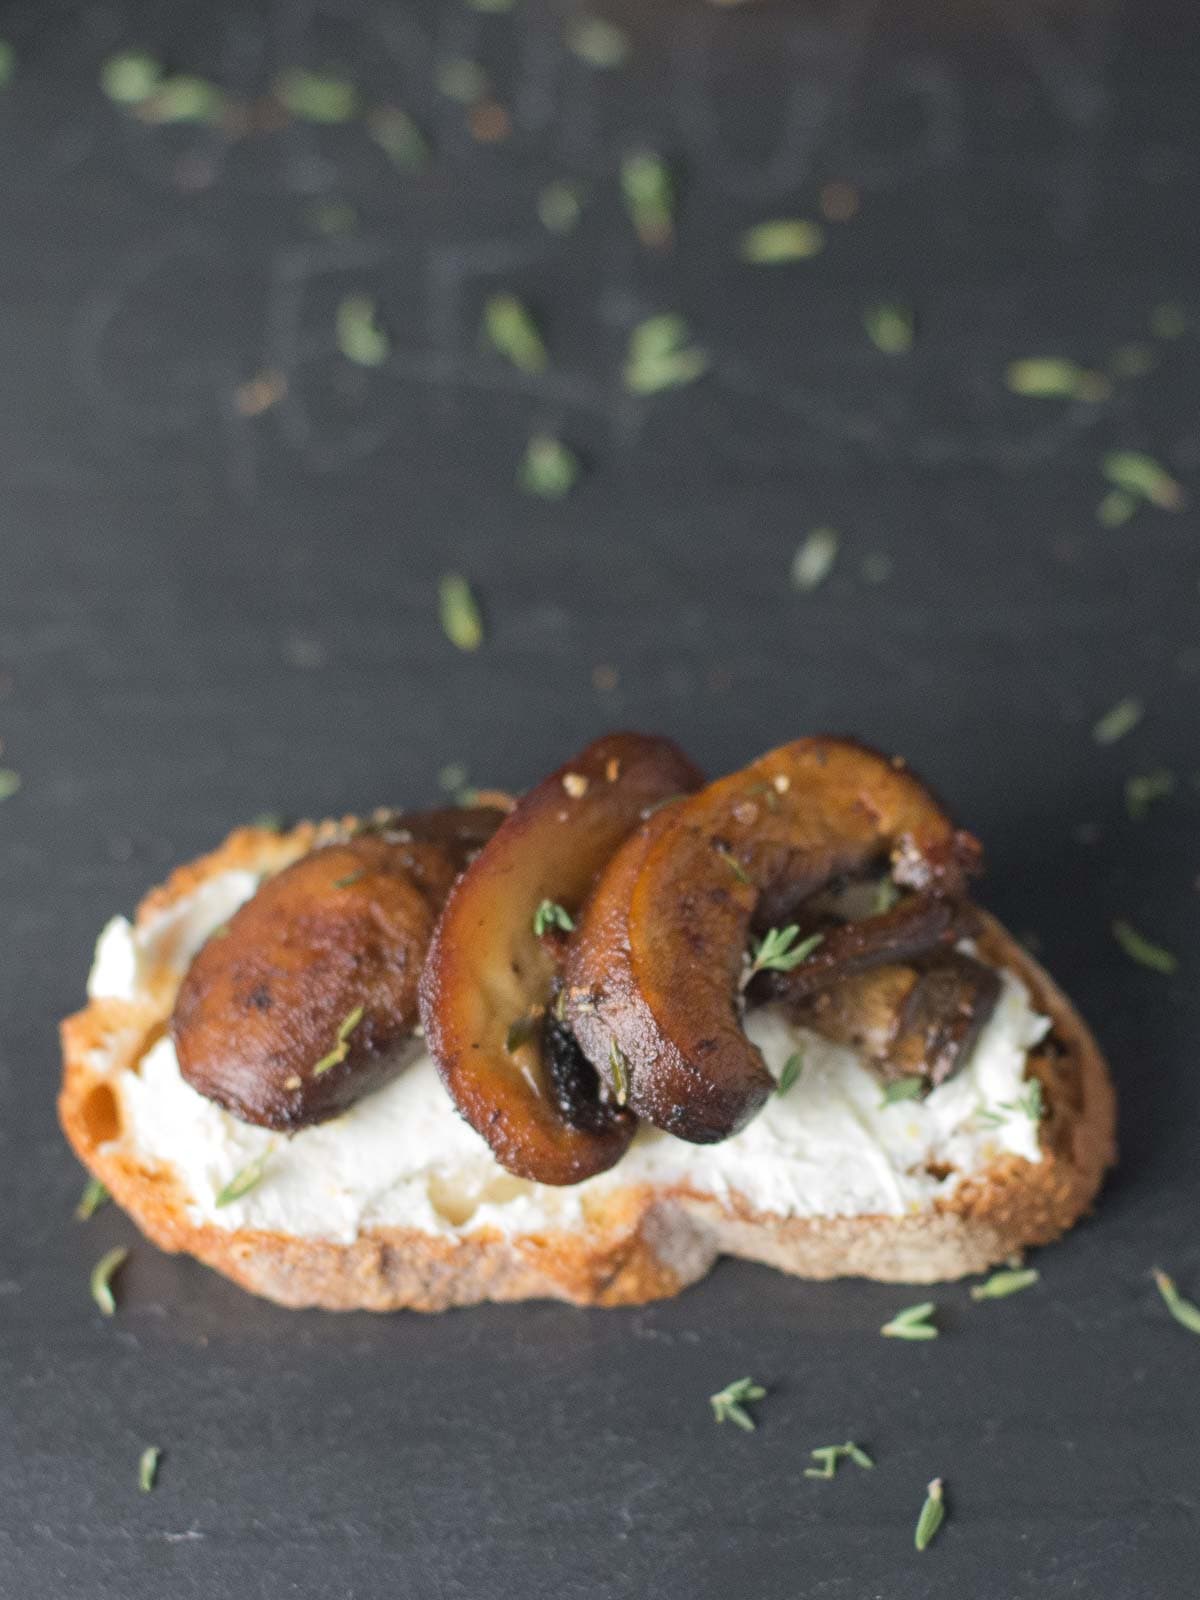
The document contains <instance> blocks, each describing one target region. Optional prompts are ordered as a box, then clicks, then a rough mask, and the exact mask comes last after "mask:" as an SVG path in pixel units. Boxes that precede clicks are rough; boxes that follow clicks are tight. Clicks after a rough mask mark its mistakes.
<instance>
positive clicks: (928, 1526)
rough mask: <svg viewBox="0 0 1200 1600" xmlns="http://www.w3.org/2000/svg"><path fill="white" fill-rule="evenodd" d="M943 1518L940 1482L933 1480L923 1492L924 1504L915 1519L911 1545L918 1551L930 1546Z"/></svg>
mask: <svg viewBox="0 0 1200 1600" xmlns="http://www.w3.org/2000/svg"><path fill="white" fill-rule="evenodd" d="M945 1517H946V1500H945V1492H944V1489H943V1486H942V1480H941V1479H940V1478H935V1479H934V1480H933V1482H932V1483H931V1484H930V1485H929V1488H928V1489H927V1490H926V1491H925V1504H924V1505H923V1506H922V1507H921V1515H920V1516H919V1517H918V1518H917V1526H916V1531H915V1532H914V1534H913V1543H914V1544H915V1545H916V1547H917V1549H918V1550H924V1549H925V1548H926V1547H927V1546H928V1545H929V1544H930V1542H931V1541H932V1539H933V1537H934V1535H935V1534H936V1533H937V1531H938V1529H939V1528H940V1527H941V1525H942V1523H943V1522H944V1521H945Z"/></svg>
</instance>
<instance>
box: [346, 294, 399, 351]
mask: <svg viewBox="0 0 1200 1600" xmlns="http://www.w3.org/2000/svg"><path fill="white" fill-rule="evenodd" d="M337 347H338V349H339V350H340V351H341V353H342V354H343V355H344V356H345V358H346V360H347V361H353V362H354V364H355V366H357V367H381V366H382V365H383V363H384V362H385V361H386V360H387V358H388V355H389V353H390V352H391V348H392V343H391V340H390V339H389V338H388V336H387V334H386V332H385V331H384V329H383V328H382V327H381V326H380V323H379V307H378V305H377V304H376V302H375V301H374V300H373V299H372V297H371V296H370V295H369V294H348V295H347V296H346V297H345V299H344V300H342V301H341V302H340V303H339V305H338V308H337Z"/></svg>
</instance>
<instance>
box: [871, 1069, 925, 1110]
mask: <svg viewBox="0 0 1200 1600" xmlns="http://www.w3.org/2000/svg"><path fill="white" fill-rule="evenodd" d="M924 1087H925V1079H924V1078H922V1077H920V1076H915V1075H914V1076H909V1077H904V1078H893V1079H892V1081H891V1083H889V1084H887V1085H886V1086H885V1087H884V1091H883V1098H882V1099H881V1100H880V1102H879V1104H880V1106H881V1107H883V1106H894V1105H899V1104H900V1103H901V1101H904V1100H916V1099H918V1098H919V1096H920V1094H921V1090H922V1089H923V1088H924Z"/></svg>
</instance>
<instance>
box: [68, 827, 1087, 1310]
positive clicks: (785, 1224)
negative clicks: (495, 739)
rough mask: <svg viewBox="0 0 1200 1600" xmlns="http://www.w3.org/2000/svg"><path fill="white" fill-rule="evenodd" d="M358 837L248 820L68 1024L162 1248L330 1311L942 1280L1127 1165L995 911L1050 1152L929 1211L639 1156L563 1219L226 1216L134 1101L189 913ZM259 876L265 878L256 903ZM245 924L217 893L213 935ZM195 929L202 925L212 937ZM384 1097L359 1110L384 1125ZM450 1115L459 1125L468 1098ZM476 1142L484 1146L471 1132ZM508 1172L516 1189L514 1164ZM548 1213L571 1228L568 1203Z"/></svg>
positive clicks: (87, 1149) (994, 945) (74, 1087)
mask: <svg viewBox="0 0 1200 1600" xmlns="http://www.w3.org/2000/svg"><path fill="white" fill-rule="evenodd" d="M344 826H345V824H334V823H322V824H319V825H313V824H308V823H305V824H302V825H300V826H298V827H296V828H294V829H293V830H291V831H290V832H287V833H282V834H277V833H273V832H267V831H264V830H262V829H257V828H242V829H239V830H238V831H237V832H235V833H234V834H232V835H231V836H230V838H229V839H228V840H227V841H226V842H225V844H224V845H222V846H221V847H220V848H219V849H217V850H216V851H214V852H212V853H211V854H210V855H207V856H204V857H201V858H200V859H199V860H197V861H195V862H193V863H191V864H190V865H188V866H185V867H182V868H180V869H179V870H178V871H176V872H175V873H174V874H173V875H172V877H171V878H170V879H169V881H168V882H167V883H166V884H165V885H164V886H162V887H160V888H158V889H156V890H154V891H153V892H152V893H151V894H150V895H148V896H147V897H146V899H145V900H144V901H143V903H142V905H141V907H140V908H139V911H138V915H137V923H136V927H137V929H138V930H139V932H143V933H144V932H146V931H147V930H150V931H152V932H154V933H155V937H154V938H153V939H152V940H150V941H148V943H147V949H149V950H151V951H152V953H151V954H150V955H148V956H146V957H145V958H144V959H143V961H142V962H141V963H140V965H139V969H138V971H137V973H136V976H135V981H131V984H130V985H129V986H128V988H127V990H126V992H125V993H124V994H123V995H122V996H121V997H116V996H114V994H113V993H111V992H110V993H108V994H103V993H97V994H95V996H94V998H93V999H92V1000H91V1002H90V1003H89V1004H88V1005H87V1007H86V1008H85V1009H84V1010H82V1011H80V1012H79V1013H77V1014H76V1015H75V1016H72V1017H70V1018H68V1019H67V1020H66V1021H65V1022H64V1023H63V1026H62V1044H63V1056H64V1075H63V1083H62V1091H61V1094H60V1097H59V1115H60V1119H61V1122H62V1126H63V1129H64V1131H65V1132H66V1135H67V1138H68V1139H69V1141H70V1143H71V1145H72V1146H73V1148H74V1150H75V1152H76V1154H77V1155H78V1156H79V1158H80V1160H81V1161H82V1162H83V1163H84V1164H85V1166H87V1167H88V1169H89V1170H90V1171H91V1172H92V1173H94V1174H95V1176H96V1177H98V1178H100V1179H101V1180H102V1181H103V1182H104V1183H105V1184H106V1185H107V1187H108V1188H109V1190H110V1191H111V1193H112V1194H113V1196H114V1197H115V1199H116V1200H117V1202H118V1203H119V1204H120V1205H121V1206H122V1207H124V1209H125V1210H126V1211H127V1212H128V1213H129V1215H130V1216H131V1217H132V1218H133V1219H134V1220H135V1221H136V1222H137V1224H138V1225H139V1227H140V1228H141V1229H142V1231H143V1232H144V1233H145V1234H146V1235H147V1236H148V1237H149V1238H150V1239H152V1240H153V1241H154V1242H155V1243H156V1244H158V1245H159V1246H161V1247H162V1248H163V1249H164V1250H169V1251H186V1252H187V1253H189V1254H191V1255H193V1256H195V1257H197V1258H198V1259H199V1260H200V1261H203V1262H205V1263H206V1264H207V1265H209V1266H211V1267H214V1268H215V1269H216V1270H217V1271H218V1272H222V1273H224V1274H226V1276H228V1277H230V1278H232V1279H233V1280H234V1281H235V1282H237V1283H239V1284H241V1285H242V1286H243V1287H244V1288H246V1289H249V1290H251V1291H253V1292H254V1293H256V1294H261V1295H264V1296H266V1297H267V1298H268V1299H271V1300H275V1301H278V1302H279V1303H280V1304H282V1305H288V1306H321V1307H325V1308H327V1309H330V1310H353V1309H368V1310H376V1311H387V1310H393V1309H397V1308H401V1307H408V1308H411V1309H415V1310H421V1311H441V1310H444V1309H446V1308H448V1307H450V1306H459V1305H469V1304H472V1303H475V1302H478V1301H481V1300H522V1299H535V1298H554V1299H561V1300H569V1301H573V1302H575V1303H577V1304H580V1305H606V1306H611V1305H635V1304H638V1303H640V1302H643V1301H648V1300H653V1299H657V1298H661V1297H664V1296H668V1295H673V1294H676V1293H678V1291H679V1290H681V1289H682V1288H684V1287H685V1286H686V1285H687V1284H689V1283H693V1282H695V1281H696V1280H697V1279H698V1278H700V1277H702V1276H703V1275H704V1274H705V1273H706V1272H707V1271H708V1269H709V1268H710V1267H711V1266H712V1264H713V1262H714V1261H715V1260H716V1259H717V1257H718V1256H720V1255H722V1254H728V1255H735V1256H742V1257H744V1258H746V1259H749V1260H753V1261H762V1262H766V1263H768V1264H770V1265H772V1266H775V1267H779V1268H780V1269H782V1270H783V1271H785V1272H790V1273H794V1274H796V1275H797V1276H800V1277H806V1278H831V1277H837V1276H842V1275H858V1276H865V1277H870V1278H877V1279H881V1280H885V1281H890V1282H906V1283H931V1282H934V1281H937V1280H941V1279H950V1278H958V1277H961V1276H963V1275H964V1274H967V1273H974V1272H980V1271H983V1270H985V1269H987V1268H988V1267H990V1266H992V1265H994V1264H995V1263H997V1262H1000V1261H1003V1260H1005V1259H1006V1258H1007V1257H1009V1256H1011V1255H1013V1254H1014V1253H1015V1252H1018V1251H1021V1250H1024V1249H1025V1248H1027V1247H1029V1246H1032V1245H1040V1244H1045V1243H1048V1242H1049V1241H1050V1240H1052V1239H1055V1238H1057V1237H1058V1236H1059V1235H1060V1234H1061V1233H1063V1232H1064V1231H1065V1230H1066V1229H1067V1228H1069V1227H1070V1226H1071V1225H1072V1224H1073V1223H1074V1222H1075V1221H1076V1220H1077V1219H1078V1218H1079V1217H1080V1216H1081V1215H1082V1214H1083V1213H1084V1212H1085V1211H1087V1210H1088V1208H1089V1207H1090V1206H1091V1204H1092V1202H1093V1200H1094V1198H1095V1195H1096V1192H1097V1190H1098V1189H1099V1186H1100V1183H1101V1180H1102V1178H1103V1175H1104V1172H1105V1170H1106V1168H1107V1167H1108V1166H1109V1165H1110V1164H1111V1162H1112V1161H1113V1159H1114V1155H1115V1147H1114V1118H1115V1108H1114V1097H1113V1091H1112V1087H1111V1084H1110V1081H1109V1075H1108V1071H1107V1068H1106V1066H1105V1063H1104V1060H1103V1058H1102V1056H1101V1054H1100V1052H1099V1050H1098V1048H1097V1046H1096V1043H1095V1041H1094V1039H1093V1038H1092V1035H1091V1034H1090V1032H1089V1031H1088V1029H1087V1027H1086V1026H1085V1025H1084V1023H1083V1021H1082V1020H1081V1019H1080V1017H1079V1016H1078V1014H1077V1013H1076V1011H1075V1010H1074V1008H1073V1007H1072V1006H1071V1004H1070V1002H1069V1001H1068V1000H1067V999H1066V998H1065V996H1064V995H1063V994H1062V993H1061V992H1060V991H1059V990H1058V989H1057V987H1056V986H1055V985H1054V983H1053V982H1052V981H1051V979H1050V978H1049V977H1048V976H1047V975H1046V973H1045V972H1044V971H1043V970H1042V969H1041V967H1040V966H1039V965H1038V964H1037V963H1036V962H1035V961H1034V960H1033V959H1032V958H1031V957H1030V956H1029V954H1028V953H1027V952H1026V951H1025V950H1024V949H1022V947H1021V946H1020V945H1019V944H1018V943H1017V942H1016V941H1015V940H1014V939H1013V938H1012V936H1011V935H1010V934H1009V933H1007V932H1006V931H1005V929H1004V928H1002V927H1001V926H1000V924H999V923H997V922H996V921H994V920H993V919H991V918H985V924H984V930H983V932H982V934H981V935H980V937H979V939H978V941H977V948H978V952H979V954H980V955H981V957H982V958H983V959H985V960H987V961H989V962H990V963H991V964H992V965H994V966H996V967H998V968H1001V969H1004V970H1005V971H1007V972H1008V973H1011V974H1013V975H1014V976H1015V977H1016V978H1017V979H1019V980H1020V982H1021V983H1022V984H1023V985H1024V986H1025V989H1026V990H1027V992H1028V997H1029V1001H1030V1003H1031V1004H1032V1006H1033V1008H1034V1009H1035V1010H1036V1011H1037V1012H1039V1013H1041V1015H1042V1016H1044V1017H1046V1018H1048V1019H1049V1024H1050V1026H1049V1031H1048V1032H1047V1033H1046V1035H1045V1037H1044V1038H1043V1040H1042V1042H1041V1043H1040V1044H1038V1045H1036V1046H1035V1047H1033V1048H1032V1049H1031V1050H1030V1052H1029V1055H1028V1057H1027V1060H1026V1064H1025V1071H1026V1075H1027V1078H1028V1079H1029V1080H1032V1079H1034V1078H1036V1079H1037V1081H1038V1082H1039V1083H1040V1085H1041V1096H1042V1104H1043V1106H1044V1114H1043V1116H1042V1118H1041V1121H1040V1124H1037V1125H1036V1141H1037V1148H1038V1149H1039V1151H1040V1159H1039V1160H1030V1159H1027V1158H1026V1157H1023V1156H1020V1155H1017V1154H1014V1153H1012V1152H1011V1151H1000V1152H998V1153H997V1154H996V1155H995V1156H994V1158H991V1159H988V1160H986V1161H985V1162H984V1163H983V1164H982V1165H981V1166H977V1167H975V1168H973V1169H972V1170H971V1171H969V1172H965V1173H962V1174H957V1173H955V1172H953V1171H951V1172H945V1173H940V1172H939V1173H935V1174H933V1177H934V1178H935V1179H937V1180H939V1181H937V1183H936V1185H935V1188H936V1192H934V1193H933V1194H932V1195H931V1197H930V1198H929V1199H928V1201H927V1202H925V1203H922V1204H920V1205H911V1204H910V1205H908V1206H907V1207H904V1208H901V1209H898V1210H893V1211H874V1212H870V1213H867V1214H864V1213H862V1212H861V1211H859V1212H857V1213H855V1214H847V1215H811V1214H808V1215H796V1214H790V1215H789V1214H783V1213H782V1212H781V1211H772V1210H769V1209H763V1208H762V1206H761V1205H758V1206H757V1207H756V1206H755V1205H754V1204H752V1203H751V1201H750V1200H748V1199H747V1198H746V1197H745V1196H744V1195H742V1194H740V1193H738V1192H737V1191H736V1190H735V1189H731V1188H729V1187H728V1186H727V1185H712V1184H705V1183H702V1182H694V1181H692V1180H691V1179H690V1178H689V1176H688V1168H687V1166H686V1162H683V1163H682V1164H681V1162H680V1161H679V1160H677V1161H676V1162H675V1165H674V1166H673V1167H671V1168H670V1169H669V1175H668V1176H667V1177H665V1178H655V1179H650V1180H647V1179H646V1177H645V1175H644V1173H645V1169H644V1167H637V1166H636V1165H635V1166H633V1167H632V1168H631V1169H630V1172H631V1175H630V1177H629V1179H628V1181H623V1175H622V1169H621V1166H620V1165H619V1166H618V1167H617V1168H616V1169H615V1170H614V1172H613V1173H611V1174H608V1175H606V1180H607V1181H604V1182H601V1180H592V1181H591V1186H584V1188H585V1189H588V1190H589V1192H588V1193H587V1194H586V1196H584V1198H583V1199H582V1202H581V1204H580V1205H579V1207H578V1209H577V1211H576V1212H575V1213H573V1214H572V1216H571V1218H570V1220H569V1221H567V1222H565V1223H561V1224H560V1223H557V1222H555V1221H554V1220H550V1221H549V1222H546V1223H545V1224H542V1223H540V1222H539V1223H538V1224H537V1225H531V1226H529V1227H528V1228H522V1227H520V1226H517V1227H511V1226H504V1227H502V1226H495V1225H493V1224H492V1223H491V1222H487V1221H484V1222H479V1221H472V1219H471V1216H470V1215H469V1214H467V1213H468V1212H469V1208H467V1211H465V1212H464V1214H463V1215H462V1216H460V1217H457V1218H456V1217H455V1215H454V1214H453V1213H451V1214H450V1215H449V1216H448V1217H445V1216H443V1217H442V1218H441V1219H440V1220H439V1225H438V1226H437V1227H427V1226H398V1225H395V1224H392V1223H388V1224H378V1223H376V1224H370V1225H364V1226H360V1227H357V1228H355V1229H354V1230H353V1231H352V1233H351V1234H350V1236H346V1234H345V1230H341V1231H340V1232H339V1230H337V1229H331V1230H330V1236H327V1237H321V1236H320V1230H319V1229H318V1230H316V1232H314V1230H313V1228H312V1227H311V1226H308V1227H306V1229H305V1230H304V1231H295V1232H293V1231H289V1230H287V1229H285V1228H282V1227H272V1228H264V1227H252V1226H248V1225H245V1224H244V1222H243V1223H240V1224H239V1223H238V1208H237V1206H232V1207H229V1208H228V1209H227V1210H220V1211H214V1209H213V1206H212V1197H211V1195H208V1196H206V1197H205V1199H206V1203H204V1204H201V1203H200V1202H199V1200H198V1196H197V1193H196V1189H195V1183H194V1180H193V1183H192V1186H191V1187H189V1181H188V1178H187V1176H186V1174H185V1173H184V1172H182V1171H181V1170H180V1168H179V1167H178V1166H177V1165H175V1164H173V1163H172V1162H170V1161H167V1160H163V1159H162V1158H161V1156H159V1155H157V1154H156V1153H155V1152H153V1151H150V1150H147V1149H146V1148H143V1147H141V1146H140V1145H139V1142H138V1137H137V1130H136V1128H135V1127H134V1126H133V1125H132V1122H131V1119H130V1118H129V1116H128V1114H127V1101H126V1094H127V1090H128V1089H129V1087H130V1084H131V1080H132V1079H135V1078H136V1077H137V1075H138V1074H139V1073H140V1071H141V1068H142V1063H143V1060H144V1058H145V1057H146V1055H147V1052H148V1051H149V1050H150V1049H151V1047H152V1046H154V1045H155V1044H156V1043H157V1042H158V1041H160V1040H162V1039H163V1038H164V1036H165V1033H166V1028H167V1023H168V1020H169V1017H170V1013H171V1009H172V1005H173V1002H174V997H175V992H176V990H177V988H178V985H179V982H180V979H181V977H182V973H183V971H184V970H185V969H186V965H187V962H188V960H189V959H190V954H191V949H190V948H189V947H188V942H187V939H185V937H184V934H183V931H182V917H181V913H182V912H184V911H186V910H187V908H188V907H189V906H193V907H194V906H195V905H197V904H198V903H199V899H200V898H202V897H203V895H204V894H205V892H206V890H208V891H214V894H215V891H216V890H217V889H219V887H220V885H221V884H225V883H228V882H229V881H230V880H229V878H228V877H227V876H226V875H228V874H239V873H240V874H246V875H257V874H262V873H267V872H274V871H277V870H279V869H280V868H281V867H283V866H285V865H287V864H288V863H289V862H291V861H293V860H295V859H296V858H297V857H299V856H300V855H302V854H304V853H305V851H307V850H309V849H311V848H313V846H314V845H315V844H317V843H320V842H322V841H324V840H326V839H329V838H331V837H334V836H336V835H337V833H338V830H339V828H342V827H344ZM253 881H254V878H253V877H252V876H247V877H246V878H245V880H244V887H243V889H242V895H243V897H244V895H245V894H246V893H248V892H249V886H250V885H252V883H253ZM215 899H216V900H219V895H215ZM228 914H229V913H228V910H225V911H221V910H220V909H219V907H218V906H217V905H216V903H215V900H214V905H213V907H212V909H211V911H210V914H209V925H208V927H207V929H204V930H202V931H201V933H200V935H199V937H203V936H204V934H205V933H207V932H211V931H212V929H213V927H214V926H215V925H216V924H217V923H219V922H220V921H222V920H223V919H224V917H225V916H227V915H228ZM177 925H178V926H177ZM195 937H196V935H195V932H194V930H193V934H192V943H193V945H194V942H195ZM385 1092H386V1091H385ZM939 1092H942V1091H939ZM186 1093H187V1094H191V1093H192V1091H190V1090H187V1091H186ZM373 1099H374V1097H373V1096H368V1097H367V1098H366V1099H365V1100H363V1101H362V1102H360V1104H359V1106H357V1107H356V1108H354V1111H353V1113H352V1114H353V1115H354V1116H356V1117H360V1118H369V1117H370V1116H371V1115H372V1102H373ZM186 1104H187V1103H186V1102H185V1109H186ZM194 1104H195V1106H196V1107H197V1108H198V1111H199V1109H202V1108H204V1107H207V1105H208V1103H207V1102H204V1101H201V1100H200V1099H199V1097H197V1098H196V1100H195V1102H194ZM446 1111H447V1113H448V1114H449V1115H450V1116H451V1117H453V1108H452V1107H451V1106H450V1103H449V1101H448V1100H447V1101H446ZM205 1114H215V1113H208V1112H206V1113H205ZM220 1115H221V1116H224V1115H225V1113H220ZM454 1125H455V1127H456V1128H457V1126H458V1125H457V1122H455V1124H454ZM460 1133H461V1137H466V1138H469V1139H470V1140H475V1138H476V1136H475V1135H474V1134H473V1133H471V1132H470V1130H467V1129H465V1125H463V1129H462V1130H460ZM460 1133H456V1137H459V1136H460ZM300 1137H304V1135H301V1136H300ZM653 1137H656V1138H659V1139H669V1138H670V1136H669V1135H660V1134H655V1135H653ZM739 1137H740V1136H739ZM479 1144H480V1153H479V1154H476V1152H474V1150H473V1149H472V1152H471V1155H472V1161H473V1162H475V1164H476V1166H477V1165H478V1161H479V1160H484V1159H486V1160H487V1161H490V1160H491V1158H490V1155H488V1154H487V1152H486V1150H485V1149H484V1147H483V1146H482V1141H479ZM682 1148H683V1149H685V1150H686V1151H691V1150H692V1147H682ZM689 1159H690V1158H689ZM450 1176H451V1178H452V1177H453V1174H451V1175H450ZM442 1177H443V1181H444V1180H445V1177H446V1175H445V1174H444V1173H443V1175H442ZM495 1177H496V1179H497V1180H498V1181H499V1182H500V1183H501V1184H503V1183H504V1182H508V1183H510V1184H514V1183H516V1180H508V1179H507V1175H505V1174H503V1173H502V1171H501V1169H500V1168H498V1167H497V1168H495ZM596 1185H599V1187H595V1186H596ZM451 1187H452V1185H451ZM520 1187H521V1189H522V1190H523V1192H524V1194H525V1197H526V1200H527V1201H528V1200H529V1197H530V1195H532V1196H533V1198H534V1199H535V1200H536V1198H537V1195H538V1192H539V1191H538V1190H537V1186H531V1185H520ZM555 1193H556V1194H562V1193H563V1191H555ZM491 1214H492V1215H494V1211H493V1212H492V1213H491ZM548 1215H549V1216H550V1217H551V1219H553V1216H554V1213H553V1212H552V1211H551V1212H550V1213H548Z"/></svg>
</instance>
